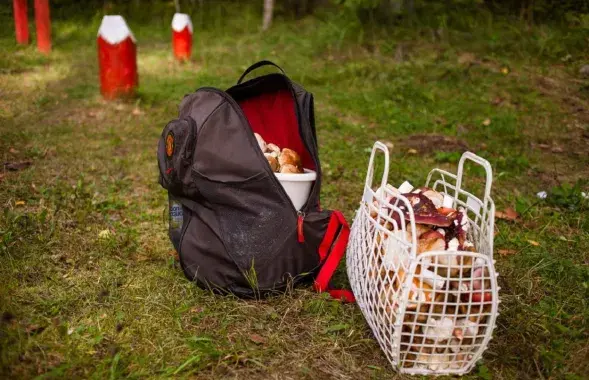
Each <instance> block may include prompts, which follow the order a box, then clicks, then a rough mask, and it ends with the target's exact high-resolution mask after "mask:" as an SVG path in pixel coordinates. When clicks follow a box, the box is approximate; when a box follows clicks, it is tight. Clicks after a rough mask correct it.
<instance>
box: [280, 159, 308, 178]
mask: <svg viewBox="0 0 589 380" xmlns="http://www.w3.org/2000/svg"><path fill="white" fill-rule="evenodd" d="M279 159H280V158H279ZM280 173H288V174H299V173H302V171H301V170H300V169H299V168H298V167H296V166H295V165H291V164H281V165H280Z"/></svg>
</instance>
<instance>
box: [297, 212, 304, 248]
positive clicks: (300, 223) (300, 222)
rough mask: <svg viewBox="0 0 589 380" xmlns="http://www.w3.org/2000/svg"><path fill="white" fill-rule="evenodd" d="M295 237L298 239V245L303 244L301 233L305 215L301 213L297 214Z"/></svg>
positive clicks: (302, 234)
mask: <svg viewBox="0 0 589 380" xmlns="http://www.w3.org/2000/svg"><path fill="white" fill-rule="evenodd" d="M297 215H298V219H297V235H298V237H299V243H304V242H305V234H304V233H303V222H304V221H305V213H304V212H302V211H298V212H297Z"/></svg>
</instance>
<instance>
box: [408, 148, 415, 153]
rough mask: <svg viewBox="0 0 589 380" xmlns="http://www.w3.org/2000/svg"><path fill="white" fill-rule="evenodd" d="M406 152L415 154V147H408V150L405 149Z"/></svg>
mask: <svg viewBox="0 0 589 380" xmlns="http://www.w3.org/2000/svg"><path fill="white" fill-rule="evenodd" d="M407 153H409V154H417V150H416V149H413V148H411V149H409V150H408V151H407Z"/></svg>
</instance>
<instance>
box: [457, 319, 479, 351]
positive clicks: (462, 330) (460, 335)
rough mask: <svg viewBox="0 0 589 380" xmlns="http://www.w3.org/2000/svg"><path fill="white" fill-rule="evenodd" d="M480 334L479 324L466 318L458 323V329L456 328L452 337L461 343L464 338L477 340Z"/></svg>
mask: <svg viewBox="0 0 589 380" xmlns="http://www.w3.org/2000/svg"><path fill="white" fill-rule="evenodd" d="M478 333H479V324H478V323H476V322H473V321H470V320H468V319H466V318H464V319H459V320H458V321H456V328H454V332H453V333H452V335H454V337H455V338H456V339H458V340H459V341H462V340H463V339H464V338H476V336H477V335H478ZM454 352H457V351H454Z"/></svg>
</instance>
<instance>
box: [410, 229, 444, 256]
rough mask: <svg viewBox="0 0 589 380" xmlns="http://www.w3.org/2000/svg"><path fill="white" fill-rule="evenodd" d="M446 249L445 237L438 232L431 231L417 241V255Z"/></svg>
mask: <svg viewBox="0 0 589 380" xmlns="http://www.w3.org/2000/svg"><path fill="white" fill-rule="evenodd" d="M445 249H446V241H445V240H444V235H442V234H441V233H439V232H438V231H434V230H429V231H428V232H426V233H424V234H422V235H421V236H420V237H419V239H418V240H417V254H418V255H419V254H420V253H424V252H429V251H443V250H445Z"/></svg>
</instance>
